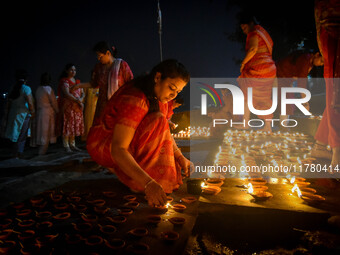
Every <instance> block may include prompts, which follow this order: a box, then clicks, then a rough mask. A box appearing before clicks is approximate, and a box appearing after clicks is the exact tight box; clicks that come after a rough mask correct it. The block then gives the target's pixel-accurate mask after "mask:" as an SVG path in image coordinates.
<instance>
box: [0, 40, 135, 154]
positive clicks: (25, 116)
mask: <svg viewBox="0 0 340 255" xmlns="http://www.w3.org/2000/svg"><path fill="white" fill-rule="evenodd" d="M94 51H95V53H96V54H97V57H98V60H99V63H97V65H96V66H95V68H94V71H93V75H92V79H91V82H89V83H80V80H78V79H76V74H77V70H76V66H75V65H74V64H72V63H70V64H67V65H66V66H65V67H64V69H63V71H62V73H61V75H60V77H59V84H58V91H57V96H56V95H55V94H54V91H53V89H52V87H51V81H52V80H51V75H50V74H49V73H44V74H42V75H41V81H40V86H39V87H38V89H37V90H36V92H35V95H34V96H33V94H32V90H31V88H30V87H29V86H28V85H26V81H27V74H26V72H25V71H23V70H21V71H18V73H17V74H16V80H17V83H16V85H15V86H14V87H13V89H12V92H11V93H10V94H9V97H8V104H7V110H6V111H5V117H4V121H3V123H2V124H3V132H2V135H3V137H5V138H8V139H9V140H11V141H12V142H13V149H14V154H15V157H21V156H22V154H23V151H24V147H25V142H26V138H27V136H28V135H30V136H31V146H33V147H35V146H37V145H38V146H40V148H39V154H40V155H43V154H45V153H46V151H47V149H48V146H49V144H50V143H55V142H56V140H57V137H58V136H61V137H62V141H63V146H64V148H65V150H66V152H69V153H71V152H72V151H80V150H81V149H79V148H78V147H77V146H76V144H75V140H76V139H75V137H77V136H83V137H84V138H86V136H87V133H88V131H89V129H90V127H91V126H92V123H93V120H94V119H96V118H97V117H98V116H99V115H100V113H101V112H102V111H103V108H104V107H105V105H106V103H107V102H108V100H109V99H110V98H111V96H112V95H113V94H114V92H115V91H116V90H117V89H118V88H119V87H121V86H122V85H123V84H124V83H126V82H128V81H130V80H132V79H133V74H132V72H131V70H130V67H129V65H128V64H127V63H126V62H125V61H124V60H122V59H118V58H115V56H116V52H117V51H116V50H115V48H114V47H111V46H110V45H109V44H108V43H107V42H104V41H102V42H99V43H97V44H96V45H95V47H94ZM83 88H86V90H87V93H85V91H84V89H83ZM98 90H99V91H98ZM97 92H98V93H97ZM85 94H87V98H86V101H85ZM85 103H86V104H85ZM84 113H85V114H84ZM29 127H31V128H29Z"/></svg>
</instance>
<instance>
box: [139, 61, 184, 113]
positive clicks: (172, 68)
mask: <svg viewBox="0 0 340 255" xmlns="http://www.w3.org/2000/svg"><path fill="white" fill-rule="evenodd" d="M156 73H161V79H162V80H164V79H166V78H172V79H173V78H178V77H180V78H181V79H182V80H183V81H185V82H186V83H187V82H189V79H190V74H189V72H188V70H187V69H186V68H185V66H184V65H183V64H182V63H180V62H178V61H177V60H176V59H167V60H164V61H162V62H161V63H159V64H158V65H156V66H155V67H154V68H152V70H151V72H150V73H149V74H147V75H145V76H141V77H138V78H136V79H135V82H134V86H135V87H137V88H139V89H140V90H141V91H143V93H144V94H145V95H146V97H147V99H148V100H149V113H150V112H157V111H159V105H158V99H157V97H156V95H155V90H154V88H155V81H154V78H155V75H156Z"/></svg>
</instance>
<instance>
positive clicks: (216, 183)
mask: <svg viewBox="0 0 340 255" xmlns="http://www.w3.org/2000/svg"><path fill="white" fill-rule="evenodd" d="M205 183H206V184H207V185H208V186H217V187H221V186H222V185H223V183H224V181H223V180H222V179H207V180H206V181H205Z"/></svg>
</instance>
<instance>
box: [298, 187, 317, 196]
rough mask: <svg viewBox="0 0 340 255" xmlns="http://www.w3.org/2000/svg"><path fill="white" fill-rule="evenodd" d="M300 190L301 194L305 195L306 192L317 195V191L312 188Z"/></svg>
mask: <svg viewBox="0 0 340 255" xmlns="http://www.w3.org/2000/svg"><path fill="white" fill-rule="evenodd" d="M299 189H300V191H301V193H304V192H308V193H312V194H315V193H316V190H315V189H312V188H306V187H301V188H299Z"/></svg>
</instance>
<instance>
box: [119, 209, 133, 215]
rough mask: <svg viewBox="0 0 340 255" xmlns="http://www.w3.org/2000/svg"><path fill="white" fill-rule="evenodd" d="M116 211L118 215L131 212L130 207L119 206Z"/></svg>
mask: <svg viewBox="0 0 340 255" xmlns="http://www.w3.org/2000/svg"><path fill="white" fill-rule="evenodd" d="M118 213H119V214H120V215H130V214H132V213H133V210H132V209H131V208H120V209H118Z"/></svg>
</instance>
